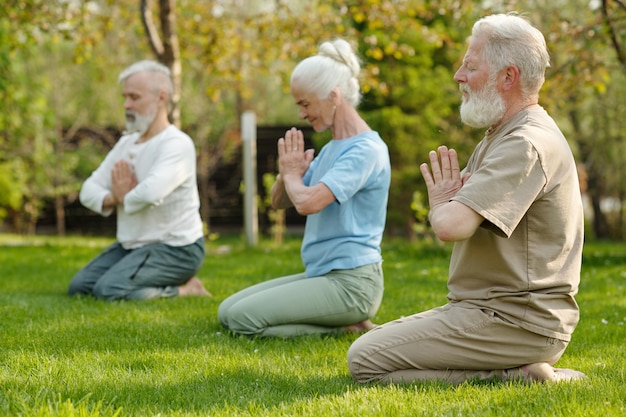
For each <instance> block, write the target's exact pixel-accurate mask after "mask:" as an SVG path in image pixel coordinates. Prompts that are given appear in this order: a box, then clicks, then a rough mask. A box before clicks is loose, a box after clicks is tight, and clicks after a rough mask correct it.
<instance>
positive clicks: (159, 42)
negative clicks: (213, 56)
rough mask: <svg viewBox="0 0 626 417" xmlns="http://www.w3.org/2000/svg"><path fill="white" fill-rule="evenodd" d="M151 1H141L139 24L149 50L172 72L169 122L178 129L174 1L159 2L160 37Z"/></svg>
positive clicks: (177, 73)
mask: <svg viewBox="0 0 626 417" xmlns="http://www.w3.org/2000/svg"><path fill="white" fill-rule="evenodd" d="M151 6H152V0H141V22H142V23H143V26H144V28H145V30H146V36H147V37H148V43H149V44H150V49H152V52H154V54H155V55H156V57H157V59H158V60H159V61H160V62H161V63H162V64H164V65H165V66H167V67H168V68H169V69H170V71H171V72H172V80H173V82H174V92H173V94H172V100H171V101H172V108H171V109H170V121H171V122H172V124H174V125H176V126H178V127H180V107H179V103H180V90H181V72H182V69H181V62H180V48H179V45H178V34H177V30H176V12H175V6H176V1H175V0H159V13H158V16H159V22H160V28H161V35H162V36H159V31H158V29H157V27H156V26H155V24H154V20H153V19H152V10H151Z"/></svg>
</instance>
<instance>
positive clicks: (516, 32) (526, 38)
mask: <svg viewBox="0 0 626 417" xmlns="http://www.w3.org/2000/svg"><path fill="white" fill-rule="evenodd" d="M472 37H474V38H477V37H484V38H485V39H486V40H487V42H486V44H485V47H484V49H483V58H484V59H485V60H486V61H487V63H488V64H489V66H490V67H491V71H492V73H493V72H494V71H499V70H501V69H502V68H504V67H506V66H508V65H514V66H516V67H517V68H518V69H519V72H520V85H521V87H522V91H523V92H524V94H526V95H533V94H537V93H538V92H539V90H540V89H541V86H542V85H543V83H544V81H545V73H546V68H548V67H549V66H550V55H549V53H548V48H547V46H546V40H545V38H544V37H543V34H542V33H541V32H540V31H539V30H538V29H537V28H535V27H534V26H532V25H531V24H530V23H529V22H528V21H527V20H526V19H524V18H523V17H521V16H519V15H518V14H517V13H507V14H494V15H490V16H486V17H483V18H482V19H480V20H478V21H477V22H476V23H475V24H474V27H473V28H472Z"/></svg>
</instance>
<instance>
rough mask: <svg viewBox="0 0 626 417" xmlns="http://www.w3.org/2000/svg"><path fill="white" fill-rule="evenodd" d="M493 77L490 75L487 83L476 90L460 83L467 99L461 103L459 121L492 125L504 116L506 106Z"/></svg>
mask: <svg viewBox="0 0 626 417" xmlns="http://www.w3.org/2000/svg"><path fill="white" fill-rule="evenodd" d="M495 85H496V80H495V77H493V78H492V77H490V78H489V81H488V82H487V84H486V85H485V86H484V87H483V88H482V89H480V90H478V91H472V90H471V89H470V88H469V87H468V86H467V85H460V86H459V88H460V89H461V91H463V92H467V93H468V97H467V99H465V98H463V101H462V103H461V121H462V122H463V123H465V124H466V125H469V126H472V127H477V128H482V127H489V126H493V125H494V124H496V123H497V122H499V121H500V120H502V118H503V117H504V113H505V112H506V107H505V104H504V100H503V99H502V96H501V95H500V94H499V93H498V91H497V90H496V88H495Z"/></svg>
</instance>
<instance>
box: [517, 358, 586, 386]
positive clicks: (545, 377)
mask: <svg viewBox="0 0 626 417" xmlns="http://www.w3.org/2000/svg"><path fill="white" fill-rule="evenodd" d="M520 369H521V371H522V374H524V377H525V378H526V379H527V380H529V381H539V382H559V381H573V380H577V379H584V378H586V377H587V376H586V375H585V374H583V373H582V372H579V371H575V370H573V369H566V368H553V367H552V366H550V364H548V363H547V362H537V363H531V364H528V365H524V366H522V367H521V368H520Z"/></svg>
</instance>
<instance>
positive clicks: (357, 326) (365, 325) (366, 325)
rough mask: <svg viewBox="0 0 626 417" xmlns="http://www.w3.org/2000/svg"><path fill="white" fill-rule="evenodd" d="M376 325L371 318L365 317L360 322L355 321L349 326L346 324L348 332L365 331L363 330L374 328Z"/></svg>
mask: <svg viewBox="0 0 626 417" xmlns="http://www.w3.org/2000/svg"><path fill="white" fill-rule="evenodd" d="M374 327H376V325H375V324H373V323H372V322H371V321H370V319H365V320H363V321H360V322H358V323H354V324H351V325H349V326H346V327H345V330H346V332H348V333H363V332H367V331H368V330H372V329H373V328H374Z"/></svg>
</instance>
